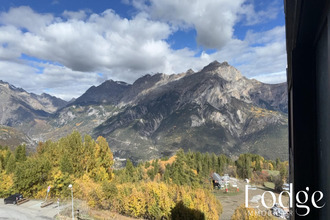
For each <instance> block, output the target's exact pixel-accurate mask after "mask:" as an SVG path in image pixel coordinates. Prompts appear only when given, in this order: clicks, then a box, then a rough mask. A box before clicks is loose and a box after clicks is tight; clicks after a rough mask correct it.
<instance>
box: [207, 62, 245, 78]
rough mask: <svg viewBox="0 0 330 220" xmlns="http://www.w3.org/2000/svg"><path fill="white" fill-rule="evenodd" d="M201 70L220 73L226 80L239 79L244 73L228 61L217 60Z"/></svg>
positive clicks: (214, 73) (215, 73)
mask: <svg viewBox="0 0 330 220" xmlns="http://www.w3.org/2000/svg"><path fill="white" fill-rule="evenodd" d="M201 72H203V73H209V74H212V75H218V76H220V77H221V78H223V79H224V80H226V81H238V80H239V79H241V78H243V76H242V74H241V73H240V72H239V71H238V70H237V69H236V68H235V67H233V66H231V65H229V64H228V63H227V62H226V61H224V62H222V63H219V62H218V61H216V60H215V61H213V62H211V63H210V64H209V65H207V66H205V67H204V68H203V69H202V70H201Z"/></svg>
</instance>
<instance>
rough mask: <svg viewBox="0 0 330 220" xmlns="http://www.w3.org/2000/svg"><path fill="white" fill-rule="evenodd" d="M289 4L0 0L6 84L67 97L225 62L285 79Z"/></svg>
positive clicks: (268, 79)
mask: <svg viewBox="0 0 330 220" xmlns="http://www.w3.org/2000/svg"><path fill="white" fill-rule="evenodd" d="M283 7H284V6H283V1H282V0H70V1H67V0H1V5H0V80H3V81H5V82H8V83H11V84H13V85H15V86H16V87H21V88H23V89H25V90H26V91H28V92H33V93H35V94H41V93H48V94H51V95H54V96H57V97H60V98H62V99H65V100H70V99H71V98H73V97H75V98H77V97H79V96H80V95H82V94H83V93H84V92H85V91H86V90H87V89H88V88H89V87H91V86H92V85H95V86H97V85H99V84H101V83H102V82H104V81H105V80H108V79H112V80H115V81H125V82H128V83H133V82H134V81H135V80H136V79H137V78H139V77H141V76H143V75H146V74H155V73H166V74H174V73H182V72H186V71H187V70H188V69H193V70H194V71H198V70H200V69H202V68H203V67H204V66H206V65H207V64H209V63H210V62H212V61H214V60H217V61H219V62H223V61H227V62H228V63H229V64H230V65H232V66H234V67H236V68H237V69H238V70H239V71H241V73H242V74H243V75H244V76H246V77H247V78H255V79H257V80H259V81H262V82H265V83H280V82H285V81H286V72H285V71H286V46H285V21H284V9H283Z"/></svg>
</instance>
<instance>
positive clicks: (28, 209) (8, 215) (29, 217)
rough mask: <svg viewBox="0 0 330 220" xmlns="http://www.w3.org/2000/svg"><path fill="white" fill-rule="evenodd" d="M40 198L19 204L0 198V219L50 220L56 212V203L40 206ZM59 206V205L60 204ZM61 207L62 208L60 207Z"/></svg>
mask: <svg viewBox="0 0 330 220" xmlns="http://www.w3.org/2000/svg"><path fill="white" fill-rule="evenodd" d="M41 202H42V201H41V200H30V201H28V202H26V203H23V204H21V205H19V206H17V205H12V204H7V205H5V204H4V203H3V199H0V220H3V219H10V220H12V219H13V220H14V219H17V220H18V219H19V220H48V219H49V220H50V219H54V217H55V215H56V214H57V213H58V207H57V203H54V204H52V205H50V206H47V207H45V208H40V204H41ZM60 208H61V206H60ZM61 209H62V208H61Z"/></svg>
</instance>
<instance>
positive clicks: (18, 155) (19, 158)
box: [14, 145, 26, 162]
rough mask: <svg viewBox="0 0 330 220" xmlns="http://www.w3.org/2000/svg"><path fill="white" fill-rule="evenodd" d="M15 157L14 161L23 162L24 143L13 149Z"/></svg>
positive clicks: (24, 158) (24, 154) (24, 153)
mask: <svg viewBox="0 0 330 220" xmlns="http://www.w3.org/2000/svg"><path fill="white" fill-rule="evenodd" d="M14 154H15V159H16V162H23V161H25V160H26V147H25V145H19V146H18V147H16V149H15V153H14Z"/></svg>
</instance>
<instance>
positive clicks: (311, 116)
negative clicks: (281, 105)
mask: <svg viewBox="0 0 330 220" xmlns="http://www.w3.org/2000/svg"><path fill="white" fill-rule="evenodd" d="M329 2H330V1H329V0H284V7H285V9H284V10H285V22H286V44H287V61H288V67H287V79H288V92H289V155H290V159H289V160H290V182H292V183H293V188H294V192H293V195H296V193H297V192H299V191H301V190H302V191H305V192H307V193H308V196H309V197H308V201H307V202H306V204H305V205H307V206H309V207H310V213H309V214H308V215H307V216H306V217H300V216H299V215H298V214H297V213H300V214H301V213H304V212H306V210H305V209H301V208H300V209H299V208H294V210H293V213H294V215H293V216H292V219H301V218H304V219H330V182H329V181H330V74H329V63H330V60H329V37H330V34H329V33H330V31H329V23H330V16H329V14H330V13H329ZM306 187H309V188H308V190H307V189H306ZM317 190H319V191H321V192H323V194H324V197H323V199H322V200H321V201H320V203H318V204H319V205H322V203H323V204H324V203H325V207H323V208H321V209H317V208H314V206H313V204H312V202H311V197H312V194H313V192H315V191H317ZM294 197H295V196H294ZM318 198H319V196H317V199H318ZM303 199H304V198H303V197H302V198H301V200H302V201H304V200H303ZM295 204H296V201H295V199H294V201H293V207H295Z"/></svg>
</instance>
